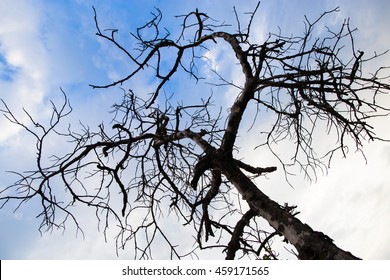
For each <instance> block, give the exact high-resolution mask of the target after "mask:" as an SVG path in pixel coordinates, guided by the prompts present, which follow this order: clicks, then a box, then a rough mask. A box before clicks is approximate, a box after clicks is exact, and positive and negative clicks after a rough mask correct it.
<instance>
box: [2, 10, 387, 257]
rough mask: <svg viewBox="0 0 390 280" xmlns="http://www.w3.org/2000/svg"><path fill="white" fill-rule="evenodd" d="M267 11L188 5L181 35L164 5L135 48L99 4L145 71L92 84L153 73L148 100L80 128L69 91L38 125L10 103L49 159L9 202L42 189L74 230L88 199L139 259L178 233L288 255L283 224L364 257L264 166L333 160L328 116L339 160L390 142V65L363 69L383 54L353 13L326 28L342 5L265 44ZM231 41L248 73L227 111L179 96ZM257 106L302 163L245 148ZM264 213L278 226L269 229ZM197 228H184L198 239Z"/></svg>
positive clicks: (205, 243)
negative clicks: (363, 36) (319, 141)
mask: <svg viewBox="0 0 390 280" xmlns="http://www.w3.org/2000/svg"><path fill="white" fill-rule="evenodd" d="M257 9H258V6H257V7H256V9H255V10H254V11H253V12H252V13H250V14H247V15H248V16H247V24H245V28H242V25H243V23H242V21H240V20H239V15H238V13H237V12H235V14H236V18H237V22H236V26H237V31H235V32H227V31H226V30H227V29H229V28H230V29H231V27H229V26H227V25H225V24H219V23H218V22H217V21H215V20H213V19H212V18H210V17H209V16H208V15H207V14H206V13H203V12H200V11H198V10H195V11H194V12H191V13H189V14H187V15H183V16H179V17H178V19H180V20H181V23H182V24H181V32H179V34H177V36H176V37H175V36H174V35H171V34H170V33H169V32H168V31H167V30H166V29H164V28H162V27H161V26H160V25H161V18H162V15H161V13H160V11H159V10H156V11H155V13H153V14H152V15H153V17H152V19H151V20H150V21H149V22H147V23H146V24H145V25H144V26H141V27H140V28H138V29H137V30H135V32H133V33H131V36H130V37H131V38H130V39H131V40H132V41H133V42H135V44H134V45H133V47H132V48H130V47H125V44H124V43H121V42H120V40H118V39H117V37H116V36H117V34H118V30H116V29H105V30H104V31H102V29H101V27H100V26H99V23H98V19H97V14H96V11H95V23H96V30H97V31H96V35H97V36H98V37H100V38H103V39H104V40H107V41H108V42H110V43H112V45H113V47H115V48H117V49H118V50H119V51H120V52H122V53H123V54H124V56H125V57H126V59H127V60H128V61H129V62H130V63H131V64H132V65H133V69H132V70H131V71H130V72H129V73H128V75H126V76H124V77H123V78H122V79H120V80H117V81H114V82H112V83H108V84H105V85H92V87H93V88H95V89H97V88H103V89H104V88H109V87H115V86H121V87H124V86H125V85H126V82H127V81H129V80H131V79H133V78H135V77H137V75H141V73H142V72H143V71H148V73H149V72H151V73H152V75H153V77H154V79H155V80H154V83H155V84H156V88H155V90H154V91H153V92H151V93H148V94H149V95H148V97H147V98H141V97H140V96H141V95H140V94H137V93H136V92H133V91H132V90H124V94H123V99H122V100H121V101H120V102H117V103H115V104H114V106H113V114H114V120H113V124H111V126H112V127H109V128H107V127H106V126H104V124H102V125H100V126H99V129H98V130H97V131H95V132H93V131H91V130H90V128H88V127H83V129H82V131H81V132H80V131H78V132H76V131H74V130H72V128H71V127H70V126H69V127H68V128H67V129H65V130H64V129H62V130H61V129H60V127H59V126H58V125H59V123H60V120H61V119H63V118H64V117H65V116H66V115H68V114H69V113H70V111H71V110H72V108H71V107H70V105H69V103H68V99H67V96H66V95H65V94H64V98H65V102H64V104H63V106H62V107H56V106H54V104H53V108H54V110H53V115H52V118H51V119H50V122H49V124H48V126H44V125H41V124H38V123H36V122H35V121H34V120H33V117H31V116H30V119H31V121H32V123H33V125H32V126H31V125H29V124H24V123H21V122H20V121H19V120H18V118H17V116H15V115H14V114H13V113H12V111H11V110H10V108H8V107H7V105H6V104H5V103H3V105H4V107H3V109H2V112H3V113H4V114H5V116H6V117H7V118H8V119H9V120H10V121H11V122H13V123H16V124H17V125H20V126H23V127H24V128H25V129H26V130H27V131H28V132H29V133H31V134H32V135H33V136H34V137H35V139H36V149H37V169H36V170H35V171H30V172H23V173H15V174H17V175H19V176H20V178H19V179H18V180H17V181H16V183H15V184H14V185H12V186H9V187H8V188H7V189H5V190H2V191H1V194H2V196H1V198H0V199H1V200H2V202H3V204H2V205H3V206H4V204H5V203H7V202H9V201H15V200H16V201H19V202H20V204H23V203H26V202H28V201H30V200H31V199H33V198H34V199H35V198H38V199H39V200H40V201H41V205H42V213H41V215H40V218H42V225H41V227H42V229H43V228H49V229H51V228H63V227H65V225H66V224H65V223H66V222H69V220H73V221H74V222H75V223H76V225H77V228H78V229H80V230H81V226H80V225H79V223H78V220H77V209H78V208H76V207H75V206H79V207H82V206H88V207H93V208H95V209H96V216H97V218H98V220H99V221H100V223H102V224H103V226H104V229H105V231H104V232H106V230H107V229H108V226H109V225H111V224H115V225H117V226H118V228H119V232H118V235H117V244H118V248H125V245H127V246H130V247H131V246H132V248H133V250H134V257H135V258H138V259H144V258H152V257H153V248H154V244H155V242H157V241H156V240H158V242H159V243H158V244H159V246H161V242H165V244H166V245H167V247H168V248H169V250H170V257H171V258H183V257H186V256H194V255H196V252H197V250H198V249H213V248H214V249H215V248H220V250H223V251H224V252H226V258H227V259H234V258H237V257H243V256H249V257H251V256H252V257H253V256H254V257H255V258H261V257H266V258H274V259H276V258H278V254H277V252H275V251H274V250H273V249H272V246H270V244H272V242H271V241H272V240H273V239H274V238H278V237H279V236H281V237H282V238H284V241H285V242H287V243H290V244H292V245H293V246H294V247H295V249H296V251H297V257H298V258H299V259H357V257H355V256H353V255H352V254H351V253H349V252H346V251H344V250H342V249H340V248H338V247H337V246H336V245H335V244H334V243H333V241H332V239H331V238H329V237H328V236H326V235H325V234H323V233H322V232H318V231H315V230H313V229H312V228H311V227H310V226H309V225H307V224H304V223H302V222H301V221H300V220H299V219H298V218H297V214H298V212H297V211H296V206H290V205H288V204H285V205H279V204H278V203H276V202H275V201H273V200H272V199H270V198H269V197H268V196H267V195H266V194H265V193H264V192H263V191H262V190H261V187H260V186H258V185H256V182H255V180H254V178H255V177H258V176H262V175H265V174H269V178H270V179H271V180H272V176H273V174H275V172H279V173H282V174H284V172H285V173H288V167H289V166H290V165H295V166H296V165H298V166H299V167H300V168H301V170H303V172H304V173H305V174H307V176H310V175H311V174H312V173H311V172H312V171H313V170H315V169H316V168H317V167H318V166H322V165H323V163H322V161H321V159H320V158H318V157H317V156H316V154H315V151H314V150H313V145H312V144H313V141H314V140H315V139H314V138H315V137H314V133H315V130H316V129H317V127H321V124H325V125H326V127H327V130H326V131H325V132H327V133H333V134H334V135H336V137H337V139H338V145H337V146H336V147H334V148H333V149H332V150H330V151H329V153H328V154H327V156H328V158H329V159H331V157H332V156H333V154H334V153H336V152H337V151H341V153H343V154H346V152H347V149H348V145H351V143H353V145H354V146H355V147H356V148H357V149H359V150H360V149H361V148H362V145H363V143H364V142H365V141H366V140H383V139H380V138H379V137H377V136H376V135H375V134H374V132H373V127H372V126H371V125H370V123H369V121H370V119H372V118H375V117H378V116H384V115H387V114H388V112H389V109H388V108H385V107H383V106H381V104H380V103H379V102H377V101H376V99H377V97H378V96H381V95H382V94H385V93H387V92H388V90H389V84H388V83H387V82H386V80H387V78H388V77H385V76H384V75H383V74H382V72H383V71H384V70H385V69H386V68H380V69H378V71H377V72H375V73H372V74H365V73H364V71H363V70H364V69H363V65H364V64H365V63H367V62H369V61H370V60H372V59H375V58H377V57H378V56H379V55H377V54H375V55H373V56H371V57H367V56H366V55H364V53H363V52H362V51H359V50H356V49H355V42H354V36H353V33H354V30H352V29H351V27H350V24H349V21H348V20H346V21H344V23H343V24H342V25H341V26H340V28H339V29H338V30H336V31H335V30H330V29H328V31H327V34H326V35H325V36H324V37H323V38H316V37H315V32H314V31H315V28H316V26H317V24H318V22H320V21H324V20H325V19H326V17H327V15H328V14H329V13H334V12H337V9H335V10H332V11H329V12H325V13H323V14H322V15H320V16H319V18H318V19H316V20H315V21H310V20H309V19H307V18H305V30H304V32H303V35H301V36H284V35H282V33H279V34H272V33H271V34H269V36H268V37H267V38H266V40H265V41H264V42H252V41H251V34H252V29H253V28H254V27H253V26H252V25H253V21H254V17H255V14H256V12H257ZM234 11H235V10H234ZM221 44H227V45H228V46H229V49H230V51H231V52H233V53H234V56H235V59H236V63H237V65H238V67H240V69H241V72H242V78H243V81H244V82H243V83H242V84H237V83H234V82H230V81H228V80H226V79H225V78H224V77H222V76H219V81H220V84H219V85H222V84H224V85H226V86H232V87H235V88H236V89H237V96H236V99H235V101H234V103H233V104H232V105H231V107H230V110H229V111H228V113H227V114H225V113H224V110H222V109H218V106H216V105H215V100H214V99H213V98H214V97H213V96H212V95H211V96H210V97H209V98H203V99H200V102H199V103H196V104H195V103H194V104H185V103H184V102H183V103H177V104H173V102H170V99H169V97H167V95H170V93H169V94H167V92H166V91H165V88H166V86H167V85H168V84H169V83H170V82H171V81H172V80H174V79H175V77H176V76H177V75H181V76H180V77H184V76H185V75H187V76H188V77H189V78H191V79H192V81H199V82H202V81H203V79H205V77H203V76H202V73H201V71H200V70H199V69H200V67H202V65H204V63H205V62H204V61H205V58H204V56H203V55H204V53H205V52H206V51H207V50H208V49H209V48H210V47H213V46H219V45H221ZM346 50H350V51H346ZM166 53H169V54H170V56H169V57H168V58H167V57H165V56H164V55H166ZM172 54H173V55H172ZM167 61H169V62H170V64H169V63H166V62H167ZM215 74H216V75H217V76H218V75H219V73H218V72H217V71H215ZM206 82H207V80H206ZM175 94H176V95H180V94H191V93H190V92H186V93H180V92H177V93H175ZM143 96H145V94H143ZM181 97H182V99H183V100H185V96H181ZM252 105H254V106H255V108H256V110H255V114H258V113H259V112H261V113H262V114H265V113H266V114H272V115H273V116H274V123H273V125H272V126H271V128H270V129H268V130H261V131H260V130H259V131H258V135H259V136H260V135H266V137H265V138H264V141H262V142H259V143H258V147H266V148H268V149H269V150H270V151H272V152H274V149H275V148H274V147H275V146H274V144H275V143H279V142H280V141H291V143H293V145H294V155H293V160H292V162H286V161H285V160H284V159H283V158H281V157H279V156H278V155H277V153H276V152H274V155H275V158H276V159H277V160H278V164H279V165H280V166H282V169H278V170H277V168H276V166H265V167H264V166H263V167H259V166H252V165H250V164H248V163H247V162H245V159H242V158H240V159H239V158H237V157H236V152H235V151H236V150H237V149H239V148H238V145H237V143H238V141H239V139H238V137H239V136H240V135H241V134H242V133H243V132H242V131H240V128H241V127H242V123H243V122H244V120H245V119H252V118H254V119H255V121H254V123H255V124H254V125H253V126H252V129H254V130H257V129H259V127H261V126H260V125H259V124H261V121H262V120H261V119H258V118H257V119H256V118H255V117H253V116H250V115H244V114H245V113H246V114H249V109H248V108H249V107H250V106H252ZM250 112H251V113H253V110H252V111H250ZM256 132H257V131H256ZM51 135H56V136H59V138H61V139H62V141H67V142H69V143H71V144H73V147H74V148H73V150H71V151H69V152H67V153H66V154H65V155H55V156H52V157H51V158H50V159H51V161H49V162H48V161H46V159H45V157H44V148H45V143H46V141H47V139H48V138H49V137H50V136H51ZM259 139H260V137H259ZM283 169H284V170H283ZM61 185H62V186H63V187H64V189H65V192H63V188H62V189H61V188H60V186H61ZM235 194H237V195H235ZM74 209H75V210H74ZM172 215H174V216H175V217H177V219H178V220H179V221H180V222H179V224H178V228H177V229H175V231H179V230H180V229H181V228H182V227H183V226H184V227H187V228H193V230H194V232H195V234H194V235H193V238H194V244H193V247H192V249H191V250H190V252H184V253H183V251H182V249H181V247H180V246H179V245H180V244H179V241H180V240H179V239H178V238H172V236H171V231H169V230H167V228H166V227H165V226H164V218H162V217H171V216H172ZM261 219H263V220H265V221H266V222H267V223H268V224H269V225H270V227H269V228H263V227H262V226H261V224H260V223H259V220H261ZM270 229H272V230H270ZM190 237H191V236H188V237H184V239H185V240H186V243H187V244H188V240H190ZM279 238H280V237H279ZM129 241H132V242H129ZM126 248H127V247H126Z"/></svg>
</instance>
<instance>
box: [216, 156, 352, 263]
mask: <svg viewBox="0 0 390 280" xmlns="http://www.w3.org/2000/svg"><path fill="white" fill-rule="evenodd" d="M214 164H215V166H217V168H219V169H220V170H221V172H222V174H224V175H225V176H226V178H227V179H228V180H229V181H230V182H232V183H233V185H234V186H235V187H236V188H237V190H238V191H239V193H240V194H241V195H242V197H243V199H244V200H246V201H247V203H248V204H249V206H250V207H251V209H252V210H254V211H255V212H256V214H257V215H259V216H261V217H263V218H264V219H265V220H266V221H268V223H269V224H270V225H271V226H272V227H273V228H274V229H275V230H277V231H278V232H280V234H281V235H283V236H284V237H285V238H286V239H287V240H288V242H290V243H291V244H292V245H293V246H294V247H295V248H296V249H297V251H298V258H299V259H305V260H331V259H333V260H337V259H338V260H357V259H359V258H357V257H355V256H354V255H352V254H351V253H350V252H347V251H344V250H342V249H340V248H339V247H337V246H336V245H335V244H334V243H333V240H332V239H331V238H330V237H328V236H326V235H325V234H323V233H322V232H318V231H314V230H313V229H312V228H311V227H310V226H309V225H307V224H304V223H302V222H301V221H300V220H299V219H297V218H296V217H295V216H294V215H293V214H292V213H290V212H288V211H287V210H286V209H284V208H283V207H281V206H280V205H279V204H278V203H276V202H275V201H273V200H272V199H270V198H269V197H268V196H267V195H265V194H264V193H263V192H262V191H260V189H258V188H257V186H256V185H255V184H254V183H253V182H252V180H251V179H249V178H248V177H247V176H246V175H245V174H244V173H243V172H242V171H241V170H240V168H239V167H238V166H237V165H236V164H235V163H234V161H233V159H231V158H230V159H229V158H226V156H224V155H223V154H221V153H216V157H215V159H214Z"/></svg>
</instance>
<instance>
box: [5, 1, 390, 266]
mask: <svg viewBox="0 0 390 280" xmlns="http://www.w3.org/2000/svg"><path fill="white" fill-rule="evenodd" d="M256 4H257V1H232V0H227V1H226V0H225V1H222V0H218V1H192V0H191V1H183V0H181V1H173V0H168V1H148V0H144V1H134V0H133V1H124V0H111V1H87V0H68V1H64V0H63V1H48V0H46V1H44V0H42V1H39V0H32V1H31V0H30V1H29V0H0V98H1V99H3V100H4V101H6V102H7V104H8V105H9V107H10V108H12V109H13V110H15V112H16V114H18V115H19V116H21V118H23V117H22V114H21V108H22V107H24V108H25V109H26V110H28V111H29V112H30V113H31V114H32V115H33V116H35V117H36V118H37V119H38V120H40V121H42V122H45V120H46V121H47V116H49V114H50V106H49V103H48V100H49V99H53V100H55V101H58V102H60V100H61V94H60V91H59V88H60V87H61V88H62V89H64V90H65V91H66V93H67V94H68V96H69V98H70V102H71V104H72V106H73V107H74V114H72V115H71V116H70V117H69V118H68V119H67V121H69V122H73V123H77V122H78V120H82V121H83V122H85V123H87V124H89V125H91V126H94V125H95V126H96V125H97V124H98V123H100V122H101V121H102V120H104V119H105V118H106V120H107V119H108V118H109V115H108V114H107V111H108V110H109V106H110V105H111V104H112V103H113V100H114V101H115V100H116V98H119V97H121V91H120V90H118V89H109V90H104V91H103V90H93V89H91V88H90V87H89V86H88V84H91V83H93V84H100V83H104V82H107V81H111V80H112V79H115V78H117V77H123V76H125V75H126V71H127V70H128V69H129V67H130V65H129V64H128V63H127V62H126V61H123V57H122V56H121V55H120V54H119V53H118V52H116V51H115V50H113V49H112V48H110V46H109V45H108V44H107V43H106V42H103V41H101V40H99V39H98V38H96V36H95V35H94V34H95V26H94V22H93V11H92V8H91V6H92V5H94V6H95V8H96V10H97V13H98V17H99V21H100V24H101V26H104V28H118V29H120V35H121V36H122V37H121V38H123V39H124V40H125V39H126V36H127V35H128V34H129V32H130V31H133V30H134V28H136V27H137V26H139V25H142V24H143V23H144V22H145V19H147V18H149V16H150V12H153V10H154V7H158V8H159V9H161V11H162V13H163V16H164V21H163V23H164V25H165V26H166V27H167V28H175V26H176V24H177V19H175V18H174V17H173V16H175V15H180V14H184V13H187V12H189V11H192V10H194V9H195V8H199V10H201V11H207V12H208V14H209V15H210V16H211V17H213V18H215V19H219V20H221V21H225V22H231V23H233V24H234V16H233V12H232V11H233V6H236V8H237V10H238V12H242V13H244V12H247V11H250V10H251V9H253V8H254V7H255V6H256ZM336 6H339V7H340V12H339V13H338V14H337V15H333V16H331V17H330V18H329V19H328V22H327V24H328V25H337V24H340V22H341V21H342V20H343V19H344V18H348V17H350V18H351V23H352V25H353V26H356V27H358V33H357V34H356V36H357V43H358V44H359V46H361V48H362V49H364V50H367V51H368V53H370V52H371V53H373V51H374V50H377V51H379V52H381V51H384V50H386V49H388V48H389V46H390V37H388V32H387V30H386V29H387V27H388V26H390V18H389V16H388V14H389V12H390V3H389V1H386V0H383V1H381V0H372V1H364V0H359V1H356V0H348V1H341V0H340V1H331V0H328V1H306V0H305V1H301V0H290V1H287V0H285V1H282V0H279V1H271V0H263V1H262V2H261V5H260V10H259V13H258V15H257V17H256V21H255V25H254V30H255V32H254V33H255V34H254V36H256V38H258V39H259V40H261V39H262V38H263V37H264V34H267V33H268V32H269V31H276V30H277V29H278V26H279V27H280V28H281V30H282V31H283V32H284V33H285V34H291V33H299V32H301V31H302V28H303V20H304V18H303V16H304V15H307V16H308V17H309V18H315V17H316V16H318V15H320V14H321V13H322V12H323V11H325V10H329V9H333V8H335V7H336ZM128 39H129V40H130V38H129V37H128ZM223 51H224V49H210V52H208V53H207V54H206V55H207V57H208V58H209V61H208V62H207V63H205V66H207V65H212V67H218V68H219V69H221V70H222V71H223V72H224V73H225V74H226V75H228V77H230V78H231V79H233V80H235V81H238V82H239V80H240V78H239V73H237V71H236V69H235V68H234V66H232V65H231V64H230V63H229V62H230V61H231V60H229V56H228V55H226V54H225V53H224V52H223ZM381 63H382V64H384V65H386V64H387V65H390V56H389V55H388V56H386V57H385V58H384V59H383V60H381ZM375 66H377V65H373V67H375ZM206 70H207V69H203V71H206ZM205 73H206V72H205ZM129 86H131V87H133V88H135V89H138V90H139V91H141V90H146V89H148V87H151V84H150V80H149V79H148V77H145V76H140V77H138V78H137V79H136V80H135V81H132V82H131V83H130V85H129ZM175 86H177V87H175ZM172 88H173V89H174V90H175V92H178V93H180V92H183V91H185V90H188V87H187V88H186V87H185V86H183V85H176V84H173V85H172ZM218 93H219V92H218ZM215 94H216V93H215ZM220 94H221V100H222V102H226V104H227V103H228V102H229V101H231V100H232V98H234V95H232V93H230V92H227V93H225V94H224V95H222V94H223V93H222V92H221V93H220ZM187 96H188V95H187ZM187 101H188V100H187ZM376 125H377V128H378V130H377V132H378V134H380V135H383V136H387V137H388V138H390V132H389V131H388V129H387V127H388V119H387V120H378V121H377V123H376ZM0 127H2V130H3V131H2V133H1V134H0V159H1V161H0V187H1V188H3V187H5V186H7V185H9V184H11V183H12V182H13V180H14V179H15V177H12V176H11V175H10V174H8V173H5V171H6V170H25V169H28V168H29V167H31V166H33V164H34V153H35V151H34V143H33V142H31V138H30V137H29V136H27V135H26V134H25V133H23V131H21V130H20V129H18V128H17V127H15V126H13V125H10V124H9V122H7V121H6V120H5V118H0ZM29 141H30V142H29ZM255 141H256V140H255V139H249V138H248V139H246V143H247V144H248V147H249V146H250V145H249V144H251V143H252V144H254V143H255ZM324 142H326V141H324ZM244 147H246V145H245V146H244ZM52 148H53V150H56V149H58V150H60V149H61V147H59V146H56V145H55V144H53V147H52ZM364 151H365V153H366V157H367V160H368V163H367V164H366V163H365V161H364V159H363V158H362V157H361V156H360V155H359V154H354V153H353V151H352V152H351V153H350V154H349V157H348V158H347V159H341V158H336V159H334V162H333V165H332V168H331V169H330V170H329V172H328V175H327V176H320V177H319V178H318V181H317V182H315V183H309V182H307V181H304V180H301V179H300V176H297V178H295V179H294V183H295V185H294V186H295V189H292V188H291V187H289V186H288V185H287V184H286V182H285V181H284V180H283V178H282V177H283V176H282V174H280V176H279V177H280V178H273V177H272V178H270V180H266V181H264V182H261V184H262V185H263V186H264V191H265V192H266V193H267V194H269V195H270V196H271V197H272V198H274V199H275V200H277V201H279V202H281V203H283V202H287V201H288V202H290V203H296V204H298V206H299V210H300V211H301V213H302V214H301V215H300V218H301V219H302V220H303V221H305V222H307V223H308V224H310V225H311V226H312V227H313V228H314V229H317V230H321V231H324V232H325V233H326V234H328V235H329V236H330V237H332V238H333V239H334V240H335V241H336V244H337V245H339V246H340V247H342V248H343V249H346V250H350V251H352V252H353V253H354V254H355V255H358V256H360V257H362V258H368V259H390V234H389V233H390V216H389V213H390V179H389V178H390V177H389V176H388V173H387V172H388V170H389V168H390V145H389V144H386V143H380V142H379V143H377V142H374V143H369V145H367V146H366V148H365V150H364ZM243 153H248V160H249V161H253V162H255V161H256V158H255V157H253V158H251V156H250V153H251V151H250V150H246V149H245V148H244V149H243ZM269 160H270V161H272V159H269ZM14 206H15V204H9V205H7V206H6V207H4V208H3V209H2V210H0V225H1V230H0V259H112V258H117V256H116V251H115V247H114V246H115V245H114V242H113V240H112V239H110V238H109V239H108V241H107V243H106V242H105V240H104V237H103V234H102V233H101V232H96V222H95V221H94V220H93V219H91V216H90V214H91V213H87V212H85V213H84V212H83V213H80V219H81V221H84V223H85V225H86V227H85V228H84V230H85V233H86V235H85V239H83V238H81V237H80V236H78V237H76V233H75V230H74V229H72V226H70V227H69V228H68V230H66V231H65V232H52V233H44V234H43V235H42V236H41V235H40V233H39V232H38V226H39V221H37V220H36V219H35V215H36V213H37V209H36V207H37V206H38V205H37V204H36V203H31V204H28V205H24V206H23V207H22V208H20V209H18V210H17V211H16V212H14V211H13V210H14ZM93 217H94V216H93ZM184 238H185V237H184ZM129 256H130V254H128V253H127V252H122V253H120V255H119V258H127V257H129ZM160 257H161V258H164V257H165V256H164V255H163V254H162V255H161V256H160ZM206 257H213V256H212V255H207V256H206ZM215 257H219V255H218V254H217V255H215Z"/></svg>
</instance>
